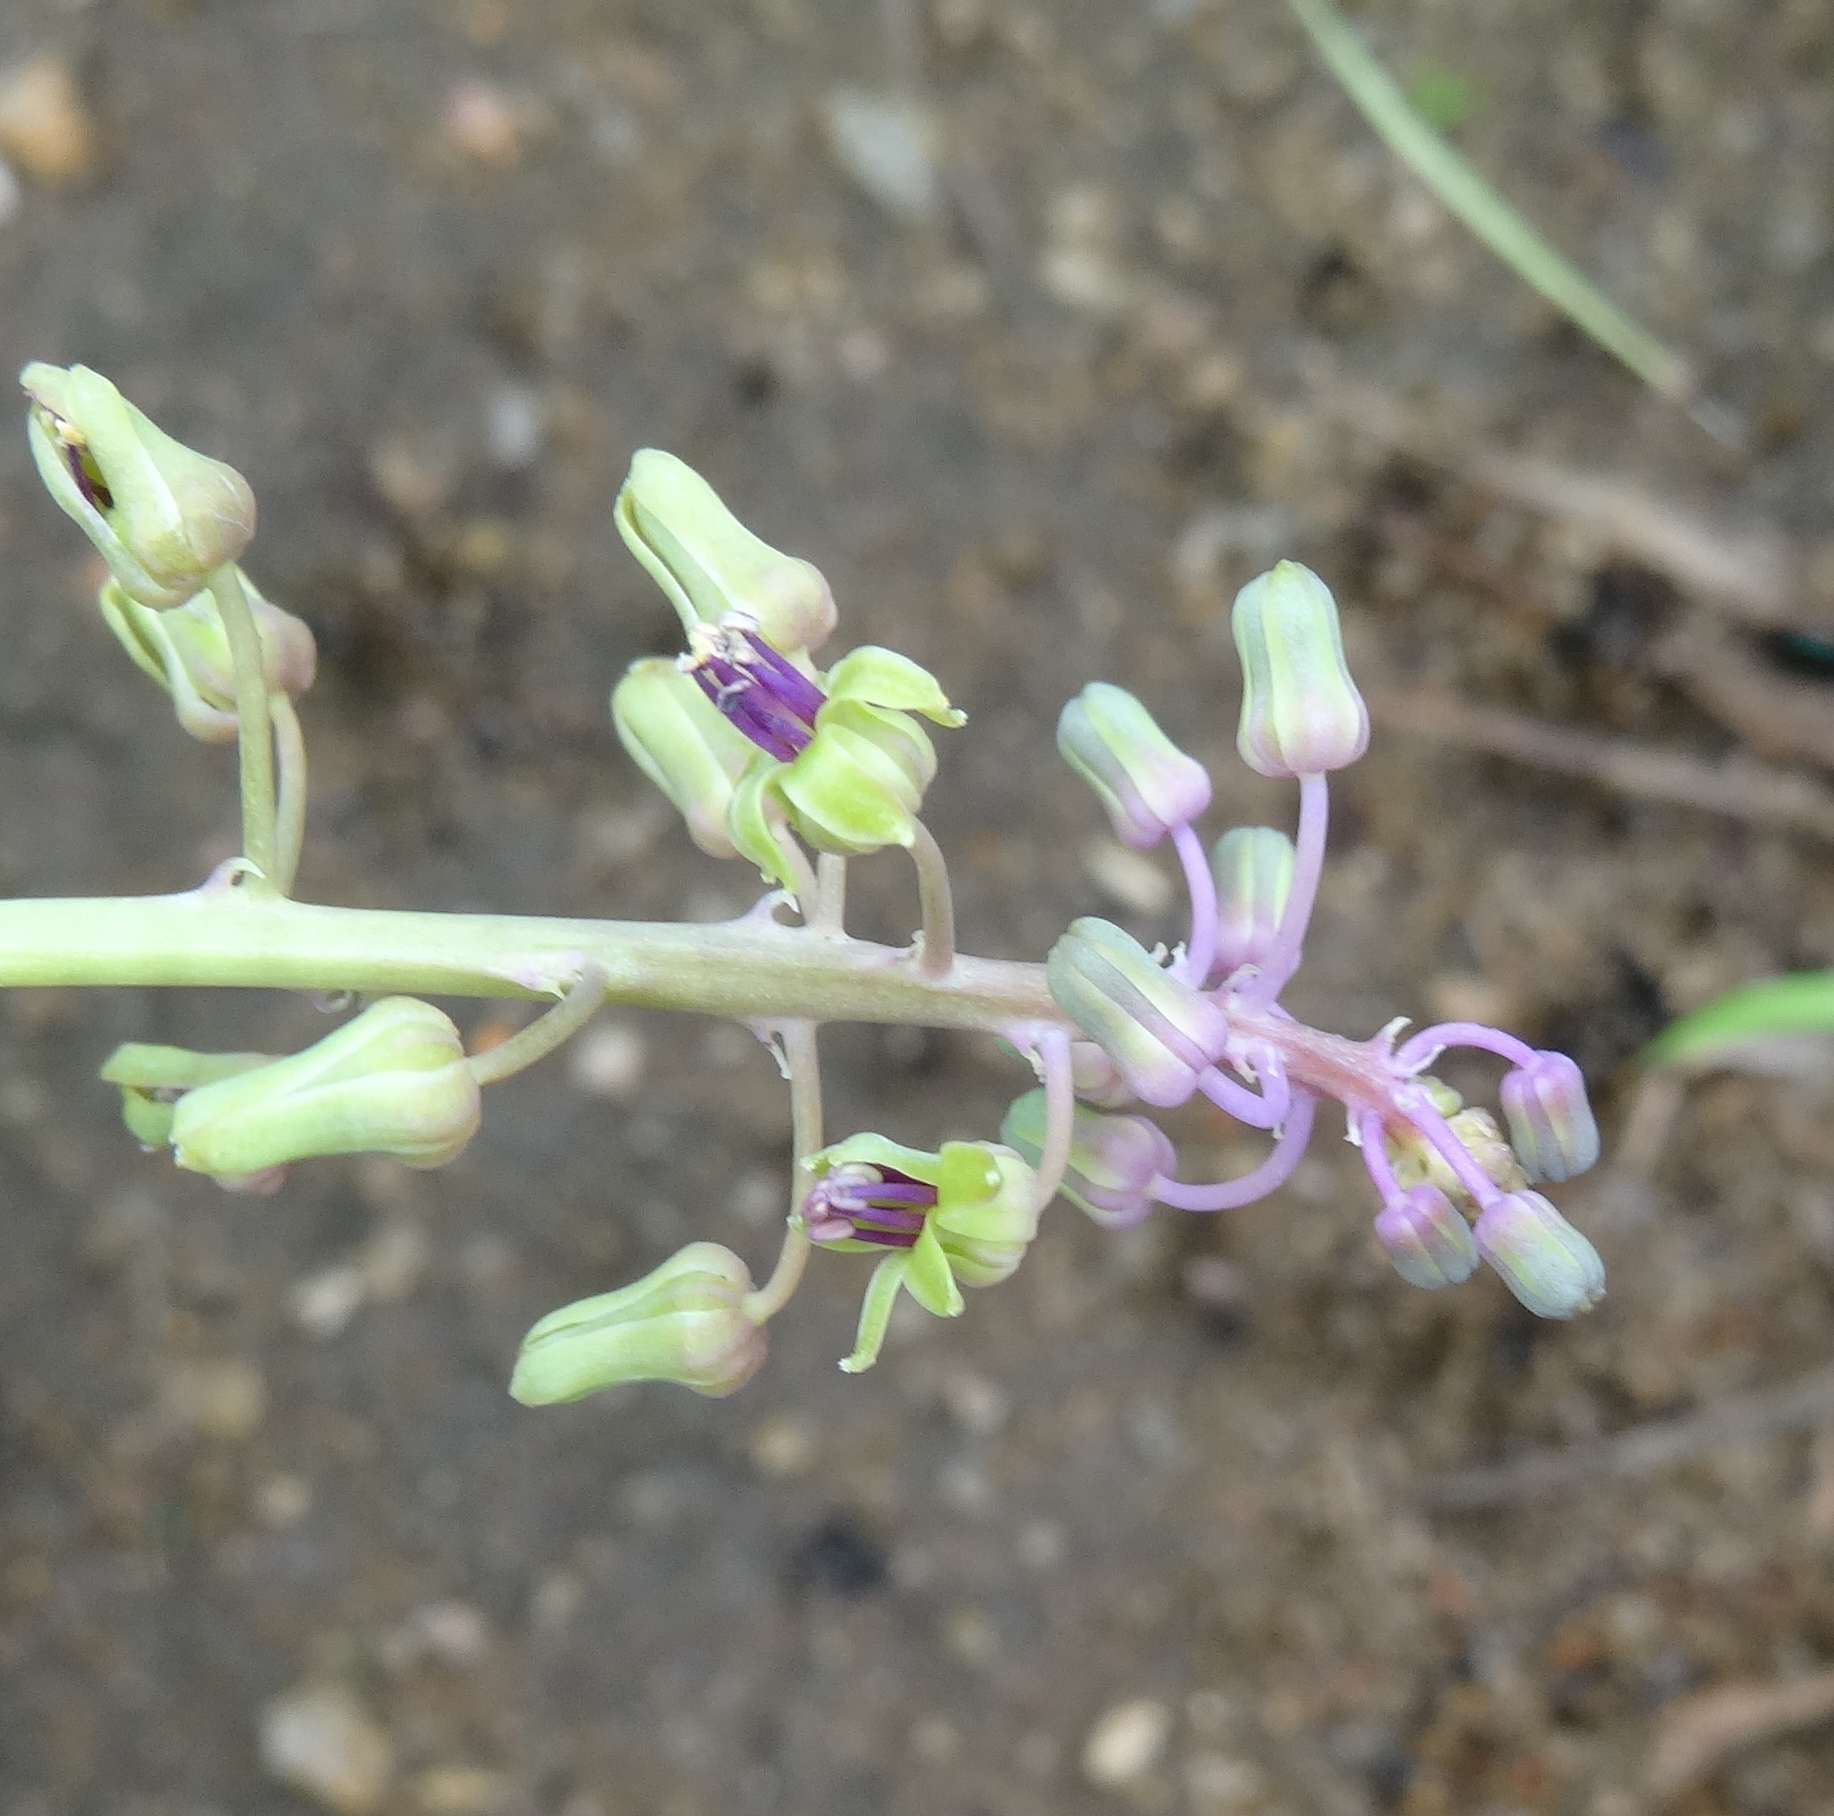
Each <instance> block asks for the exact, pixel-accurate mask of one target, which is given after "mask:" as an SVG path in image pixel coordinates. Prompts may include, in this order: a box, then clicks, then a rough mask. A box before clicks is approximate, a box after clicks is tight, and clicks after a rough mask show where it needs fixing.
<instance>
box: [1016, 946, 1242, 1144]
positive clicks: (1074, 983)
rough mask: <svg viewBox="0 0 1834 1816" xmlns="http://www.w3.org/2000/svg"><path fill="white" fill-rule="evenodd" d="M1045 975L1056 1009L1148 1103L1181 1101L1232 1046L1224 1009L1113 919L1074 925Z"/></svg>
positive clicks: (1164, 1105)
mask: <svg viewBox="0 0 1834 1816" xmlns="http://www.w3.org/2000/svg"><path fill="white" fill-rule="evenodd" d="M1045 975H1046V977H1047V978H1048V980H1049V982H1050V987H1051V996H1052V998H1053V1000H1054V1001H1055V1002H1056V1004H1057V1006H1058V1008H1060V1009H1061V1010H1062V1011H1063V1012H1064V1014H1065V1015H1067V1016H1068V1017H1069V1018H1070V1019H1071V1021H1073V1022H1075V1024H1076V1025H1077V1027H1078V1028H1080V1029H1081V1030H1082V1032H1083V1033H1084V1034H1086V1035H1088V1037H1089V1038H1090V1039H1091V1040H1092V1041H1094V1042H1095V1043H1096V1045H1097V1046H1099V1047H1100V1048H1101V1049H1102V1051H1103V1052H1104V1053H1106V1054H1107V1055H1108V1057H1109V1058H1110V1059H1111V1060H1113V1061H1114V1064H1115V1066H1116V1068H1117V1069H1118V1070H1119V1072H1120V1074H1121V1076H1122V1078H1123V1079H1125V1080H1126V1083H1127V1087H1128V1089H1129V1090H1131V1091H1132V1092H1133V1094H1134V1096H1136V1097H1138V1098H1140V1099H1141V1100H1142V1101H1143V1102H1145V1103H1150V1104H1156V1105H1159V1106H1160V1107H1161V1108H1168V1107H1170V1106H1171V1105H1173V1104H1181V1103H1183V1102H1184V1101H1185V1100H1186V1099H1187V1098H1188V1097H1189V1096H1190V1095H1191V1093H1192V1092H1193V1091H1195V1090H1196V1089H1197V1078H1198V1074H1199V1073H1201V1072H1202V1071H1204V1069H1205V1068H1206V1067H1208V1066H1211V1065H1214V1064H1215V1062H1216V1060H1217V1059H1218V1058H1219V1057H1220V1056H1221V1054H1222V1052H1223V1050H1224V1048H1225V1047H1227V1046H1228V1044H1229V1018H1228V1016H1227V1015H1226V1014H1224V1012H1223V1011H1222V1009H1220V1008H1219V1007H1218V1006H1217V1005H1216V1003H1214V1002H1213V1001H1212V1000H1211V999H1210V998H1209V997H1207V996H1204V995H1202V994H1200V993H1199V992H1198V991H1197V990H1195V989H1193V988H1192V987H1191V986H1190V985H1189V984H1187V983H1185V982H1184V981H1183V980H1182V979H1180V978H1178V977H1176V976H1174V975H1173V974H1172V973H1171V972H1170V971H1167V970H1166V969H1165V968H1164V967H1163V966H1161V965H1159V964H1157V963H1156V962H1155V961H1154V959H1153V956H1152V954H1151V953H1150V952H1148V951H1147V950H1146V948H1145V947H1144V946H1142V945H1141V944H1140V942H1139V941H1138V940H1136V939H1134V938H1132V937H1131V936H1130V935H1129V934H1127V933H1124V932H1123V931H1122V930H1121V929H1120V928H1119V927H1117V926H1115V925H1114V924H1113V923H1112V922H1111V921H1104V920H1098V919H1096V918H1095V917H1094V916H1089V915H1086V916H1084V917H1083V918H1082V919H1081V920H1076V921H1072V922H1071V923H1070V930H1069V931H1068V932H1067V933H1066V934H1064V936H1063V937H1062V938H1061V939H1060V940H1058V942H1057V944H1056V945H1055V946H1053V947H1052V948H1051V954H1050V957H1049V959H1048V960H1047V961H1046V964H1045Z"/></svg>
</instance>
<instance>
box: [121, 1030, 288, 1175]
mask: <svg viewBox="0 0 1834 1816" xmlns="http://www.w3.org/2000/svg"><path fill="white" fill-rule="evenodd" d="M273 1063H274V1061H273V1055H272V1054H268V1053H194V1052H193V1051H192V1050H191V1049H190V1048H189V1047H161V1046H152V1045H149V1044H148V1043H146V1042H143V1041H128V1042H126V1043H125V1044H124V1045H122V1046H119V1047H117V1048H116V1049H115V1050H114V1052H112V1053H111V1054H109V1056H108V1059H107V1061H106V1063H105V1064H104V1065H103V1067H102V1070H101V1075H100V1076H101V1079H102V1082H103V1083H104V1084H110V1085H118V1086H120V1088H121V1120H122V1121H123V1122H124V1123H126V1125H127V1131H128V1133H129V1134H130V1135H132V1136H133V1138H134V1139H135V1140H136V1141H137V1142H139V1143H140V1145H141V1146H142V1147H143V1148H148V1149H152V1148H163V1147H166V1146H167V1145H169V1144H170V1142H171V1139H172V1118H173V1116H174V1115H175V1114H176V1112H177V1109H178V1100H179V1099H180V1098H181V1097H183V1096H184V1094H185V1093H186V1092H187V1091H195V1090H196V1089H197V1088H198V1087H199V1086H200V1085H209V1084H215V1083H216V1082H217V1081H218V1080H219V1079H224V1078H234V1077H236V1076H237V1075H238V1074H240V1073H243V1072H252V1071H253V1070H254V1069H255V1068H256V1067H257V1066H266V1065H271V1064H273Z"/></svg>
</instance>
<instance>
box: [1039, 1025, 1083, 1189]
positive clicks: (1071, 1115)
mask: <svg viewBox="0 0 1834 1816" xmlns="http://www.w3.org/2000/svg"><path fill="white" fill-rule="evenodd" d="M1036 1051H1037V1054H1038V1061H1039V1069H1040V1075H1041V1076H1042V1078H1043V1080H1044V1139H1043V1141H1042V1142H1041V1143H1040V1144H1039V1152H1038V1191H1037V1199H1036V1207H1037V1209H1038V1211H1039V1213H1040V1214H1042V1213H1043V1211H1044V1208H1045V1206H1046V1205H1048V1204H1049V1203H1050V1202H1051V1200H1052V1199H1053V1198H1055V1197H1056V1196H1057V1189H1058V1187H1059V1186H1061V1185H1062V1184H1063V1176H1064V1173H1065V1172H1066V1171H1067V1169H1068V1168H1069V1165H1070V1142H1071V1139H1072V1137H1073V1136H1074V1135H1075V1133H1076V1089H1075V1082H1074V1079H1073V1078H1072V1076H1071V1071H1070V1036H1069V1034H1068V1033H1067V1032H1066V1031H1065V1030H1064V1029H1062V1028H1046V1029H1045V1030H1044V1032H1043V1033H1041V1034H1040V1035H1039V1036H1038V1044H1037V1048H1036Z"/></svg>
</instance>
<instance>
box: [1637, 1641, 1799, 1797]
mask: <svg viewBox="0 0 1834 1816" xmlns="http://www.w3.org/2000/svg"><path fill="white" fill-rule="evenodd" d="M1830 1716H1834V1671H1817V1672H1816V1673H1815V1674H1814V1675H1813V1676H1812V1677H1802V1678H1797V1679H1796V1680H1794V1681H1793V1682H1789V1683H1769V1684H1721V1685H1719V1686H1718V1687H1717V1688H1715V1689H1712V1690H1702V1691H1701V1692H1699V1694H1698V1695H1694V1696H1683V1697H1679V1698H1677V1699H1676V1700H1675V1701H1674V1702H1672V1703H1670V1704H1669V1705H1668V1706H1667V1707H1666V1708H1665V1709H1664V1710H1663V1711H1662V1716H1661V1719H1660V1720H1659V1721H1658V1722H1657V1723H1656V1731H1655V1735H1654V1737H1653V1738H1652V1739H1651V1741H1650V1747H1649V1758H1648V1761H1647V1763H1646V1764H1645V1766H1644V1770H1643V1782H1644V1785H1645V1787H1646V1788H1647V1789H1648V1790H1649V1792H1650V1793H1651V1795H1652V1796H1656V1797H1672V1796H1673V1795H1674V1794H1675V1793H1676V1792H1677V1791H1681V1790H1685V1789H1686V1788H1687V1787H1688V1786H1689V1785H1692V1784H1697V1783H1698V1782H1699V1781H1700V1780H1701V1779H1703V1778H1705V1777H1707V1776H1708V1775H1709V1774H1710V1773H1712V1772H1713V1771H1715V1770H1716V1769H1717V1768H1718V1767H1719V1766H1720V1764H1721V1763H1722V1762H1723V1761H1724V1760H1725V1759H1727V1758H1728V1757H1729V1756H1730V1755H1731V1754H1733V1753H1735V1752H1737V1751H1738V1750H1739V1749H1740V1748H1742V1747H1748V1746H1752V1745H1754V1744H1755V1743H1756V1742H1758V1741H1761V1740H1770V1739H1772V1738H1774V1737H1775V1736H1776V1735H1779V1734H1786V1733H1788V1732H1790V1731H1791V1730H1792V1729H1795V1728H1806V1727H1809V1726H1810V1725H1812V1724H1813V1723H1815V1722H1820V1721H1826V1720H1827V1719H1828V1718H1829V1717H1830Z"/></svg>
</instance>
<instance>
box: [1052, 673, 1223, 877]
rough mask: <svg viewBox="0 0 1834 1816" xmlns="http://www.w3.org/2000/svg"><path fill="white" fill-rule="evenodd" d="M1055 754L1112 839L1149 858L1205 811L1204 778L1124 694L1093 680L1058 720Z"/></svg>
mask: <svg viewBox="0 0 1834 1816" xmlns="http://www.w3.org/2000/svg"><path fill="white" fill-rule="evenodd" d="M1057 749H1058V751H1059V752H1060V754H1061V755H1062V757H1063V760H1064V761H1065V762H1066V763H1068V764H1069V765H1070V767H1071V768H1072V769H1073V770H1075V771H1076V773H1077V774H1078V775H1079V776H1081V777H1082V779H1083V780H1084V781H1085V782H1087V783H1088V784H1089V786H1090V787H1091V788H1093V789H1094V790H1095V793H1096V798H1097V799H1098V800H1099V801H1100V802H1101V804H1102V806H1103V808H1104V809H1105V810H1106V812H1107V814H1108V820H1109V823H1110V824H1111V825H1112V826H1113V827H1114V836H1115V837H1116V838H1117V839H1119V840H1120V841H1121V843H1122V844H1123V845H1131V846H1132V847H1133V849H1134V850H1135V851H1150V850H1151V849H1152V847H1153V846H1155V845H1157V844H1158V843H1159V841H1160V840H1161V839H1163V838H1164V837H1165V835H1166V834H1167V833H1168V832H1170V831H1171V830H1172V829H1173V828H1174V827H1176V826H1188V825H1190V823H1191V822H1192V821H1193V820H1195V819H1196V818H1197V817H1198V815H1199V814H1201V813H1202V812H1203V811H1204V809H1205V808H1206V807H1208V806H1209V805H1210V777H1209V774H1208V772H1207V771H1206V770H1205V769H1204V766H1203V765H1202V764H1201V763H1199V762H1198V761H1197V759H1196V758H1195V757H1187V756H1186V755H1185V754H1184V752H1183V751H1181V750H1180V749H1179V748H1178V746H1177V745H1176V744H1174V743H1173V742H1172V741H1171V739H1170V738H1168V737H1167V736H1166V735H1165V733H1164V732H1162V731H1161V730H1160V729H1159V726H1158V723H1157V721H1156V720H1155V719H1154V718H1153V715H1152V714H1151V713H1149V712H1148V711H1147V710H1146V708H1145V707H1144V706H1142V705H1141V704H1140V702H1139V701H1138V700H1136V699H1135V698H1134V697H1133V695H1132V694H1130V693H1128V692H1127V690H1126V689H1125V688H1120V687H1115V686H1113V685H1112V684H1111V683H1109V682H1107V681H1091V682H1090V683H1089V685H1088V686H1087V687H1085V688H1084V689H1083V691H1082V692H1081V693H1080V694H1078V695H1077V697H1076V698H1075V699H1074V700H1072V701H1070V702H1069V703H1068V704H1067V705H1066V706H1065V707H1064V709H1063V711H1062V713H1061V714H1059V715H1058V719H1057Z"/></svg>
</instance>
